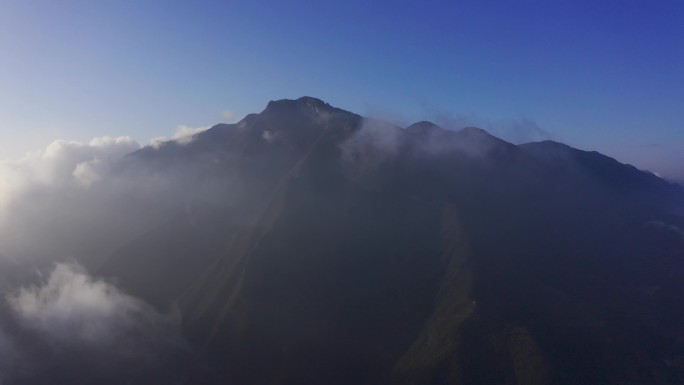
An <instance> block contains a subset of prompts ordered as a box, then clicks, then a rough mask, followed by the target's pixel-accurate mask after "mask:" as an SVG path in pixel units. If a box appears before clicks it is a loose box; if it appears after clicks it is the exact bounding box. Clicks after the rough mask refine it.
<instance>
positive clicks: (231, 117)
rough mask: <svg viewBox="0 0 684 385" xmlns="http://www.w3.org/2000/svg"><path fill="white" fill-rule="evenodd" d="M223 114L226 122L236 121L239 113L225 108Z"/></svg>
mask: <svg viewBox="0 0 684 385" xmlns="http://www.w3.org/2000/svg"><path fill="white" fill-rule="evenodd" d="M221 116H222V117H223V119H224V120H225V122H226V123H235V117H236V116H237V115H236V114H235V111H233V110H223V112H222V113H221Z"/></svg>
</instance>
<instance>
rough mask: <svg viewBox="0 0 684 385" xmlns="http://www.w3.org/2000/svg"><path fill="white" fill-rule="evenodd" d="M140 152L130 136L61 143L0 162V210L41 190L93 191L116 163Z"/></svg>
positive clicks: (57, 142) (56, 142)
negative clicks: (67, 187) (70, 188)
mask: <svg viewBox="0 0 684 385" xmlns="http://www.w3.org/2000/svg"><path fill="white" fill-rule="evenodd" d="M139 148H140V145H139V144H138V143H137V142H136V141H135V140H133V139H132V138H130V137H127V136H122V137H111V136H105V137H101V138H95V139H93V140H91V141H90V142H89V143H82V142H75V141H66V140H57V141H54V142H52V143H51V144H50V145H48V146H47V147H46V148H45V149H44V150H43V151H35V152H31V153H29V154H27V155H25V156H24V157H23V158H21V159H19V160H16V161H0V209H2V207H4V206H6V205H7V204H9V203H11V201H12V200H13V199H15V198H16V197H18V196H21V195H22V194H24V193H26V192H27V190H30V189H32V188H35V187H37V186H41V187H47V188H50V187H58V186H65V185H69V184H75V185H78V186H81V187H89V186H90V185H92V184H93V183H95V182H97V181H98V180H100V179H102V177H103V175H102V174H103V173H104V172H106V170H107V169H108V168H109V165H110V163H111V162H112V161H114V160H116V159H119V158H121V157H122V156H124V155H126V154H128V153H131V152H133V151H135V150H138V149H139Z"/></svg>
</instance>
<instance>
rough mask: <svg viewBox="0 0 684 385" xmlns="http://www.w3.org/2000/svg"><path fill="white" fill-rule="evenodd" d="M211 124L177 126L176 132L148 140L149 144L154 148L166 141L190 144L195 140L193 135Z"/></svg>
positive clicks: (206, 128)
mask: <svg viewBox="0 0 684 385" xmlns="http://www.w3.org/2000/svg"><path fill="white" fill-rule="evenodd" d="M209 128H211V126H201V127H188V126H178V129H177V130H176V132H175V133H174V134H173V135H171V137H169V138H167V137H164V136H162V137H158V138H154V139H152V140H151V141H150V145H151V146H152V147H154V148H156V149H159V148H160V147H161V146H163V145H164V143H166V142H170V141H171V142H176V143H178V144H180V145H185V144H190V143H192V142H193V141H194V140H195V135H197V134H199V133H200V132H203V131H206V130H208V129H209Z"/></svg>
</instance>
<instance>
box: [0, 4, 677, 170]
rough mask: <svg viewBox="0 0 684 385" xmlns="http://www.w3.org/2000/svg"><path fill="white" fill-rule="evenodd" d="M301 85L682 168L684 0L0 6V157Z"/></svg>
mask: <svg viewBox="0 0 684 385" xmlns="http://www.w3.org/2000/svg"><path fill="white" fill-rule="evenodd" d="M302 95H310V96H315V97H318V98H321V99H323V100H325V101H327V102H329V103H331V104H333V105H335V106H337V107H341V108H344V109H348V110H351V111H354V112H357V113H360V114H364V115H373V116H377V117H384V118H387V119H389V120H392V121H395V122H397V123H409V122H411V121H417V120H423V119H430V120H437V121H442V122H449V121H451V122H456V123H458V124H472V125H479V126H481V127H483V128H485V129H490V130H491V131H493V132H494V133H499V134H502V135H503V136H511V138H508V139H511V140H517V141H522V140H525V139H528V138H527V137H528V136H529V139H537V138H539V137H545V136H549V137H551V138H552V139H555V140H559V141H563V142H565V143H568V144H570V145H572V146H575V147H578V148H582V149H591V150H598V151H601V152H603V153H606V154H608V155H611V156H613V157H616V158H617V159H618V160H621V161H624V162H628V163H633V164H635V165H637V166H638V167H641V168H646V169H650V170H653V171H657V172H659V173H660V174H663V175H665V176H669V177H673V178H677V179H680V180H684V1H682V0H658V1H653V0H650V1H640V0H636V1H629V0H621V1H611V0H602V1H562V0H557V1H556V0H554V1H548V0H547V1H538V2H532V1H524V0H518V1H512V0H511V1H482V0H480V1H475V0H473V1H470V0H468V1H458V0H452V1H412V2H407V1H386V2H382V1H355V0H347V1H343V2H342V1H336V2H333V1H325V0H319V1H298V0H293V1H269V2H265V1H254V0H253V1H215V2H214V1H212V2H202V1H186V2H182V3H181V2H175V1H145V0H136V1H127V0H118V1H104V0H103V1H99V0H96V1H85V0H83V1H68V0H62V1H52V0H45V1H31V0H1V1H0V159H6V158H15V157H18V156H19V155H21V154H22V153H24V152H26V151H28V150H34V149H38V148H41V147H43V146H44V145H46V144H47V143H49V142H51V141H52V140H54V139H58V138H60V139H72V140H81V141H84V140H89V139H90V138H92V137H95V136H102V135H114V136H119V135H129V136H132V137H133V138H135V139H136V140H138V141H139V142H141V143H146V142H147V141H148V140H149V139H150V138H153V137H158V136H164V135H167V136H168V135H170V134H172V133H173V131H174V130H175V129H176V127H177V126H179V125H186V126H190V127H195V126H204V125H211V124H214V123H218V122H222V121H232V120H235V119H236V118H241V117H242V116H243V115H245V114H247V113H249V112H259V111H260V110H262V109H263V108H264V107H265V105H266V103H267V102H268V101H269V100H271V99H281V98H296V97H299V96H302ZM231 115H232V116H231ZM456 123H454V124H456ZM530 126H531V127H532V128H531V129H530ZM528 134H530V135H528ZM532 134H534V135H532Z"/></svg>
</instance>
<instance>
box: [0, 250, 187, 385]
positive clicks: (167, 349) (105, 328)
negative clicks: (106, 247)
mask: <svg viewBox="0 0 684 385" xmlns="http://www.w3.org/2000/svg"><path fill="white" fill-rule="evenodd" d="M4 299H5V301H6V302H5V303H6V304H7V305H8V306H7V307H8V310H9V317H10V318H11V319H12V320H13V326H12V329H13V330H14V331H15V333H14V334H15V337H13V338H10V337H8V333H6V332H5V331H4V330H1V329H0V359H2V363H1V364H0V380H3V379H4V380H5V381H9V383H13V382H20V383H23V382H27V383H31V382H33V381H38V382H40V381H44V380H46V379H50V380H51V381H56V382H55V383H59V382H60V381H62V382H67V380H66V378H72V377H73V376H78V375H79V373H81V374H83V375H84V378H88V377H89V378H91V379H97V380H98V381H111V382H112V383H115V382H116V381H120V380H124V379H125V380H126V381H131V380H132V378H128V376H130V375H131V374H132V373H145V372H146V371H149V370H150V368H153V367H155V366H157V365H164V364H165V360H167V359H168V358H169V357H171V356H174V355H176V356H177V355H179V354H185V352H186V350H187V347H186V344H185V342H184V341H183V338H182V337H181V327H180V313H179V312H177V311H176V312H172V313H169V314H162V313H160V312H158V311H156V310H155V309H154V308H152V307H151V306H150V305H148V304H147V303H145V302H144V301H142V300H140V299H138V298H135V297H133V296H131V295H128V294H126V293H124V292H122V291H121V290H119V289H118V288H117V287H115V286H114V285H112V284H111V283H109V282H106V281H104V280H101V279H96V278H93V277H91V276H89V275H88V274H87V273H86V271H85V270H84V269H83V268H82V267H81V266H79V265H78V264H76V263H58V264H56V265H55V267H54V269H53V270H52V271H51V272H50V273H49V275H48V277H47V279H46V280H45V281H43V282H40V283H38V284H33V285H27V286H24V287H21V288H19V289H17V290H15V291H12V292H10V293H9V294H6V296H5V298H4ZM5 317H7V315H5ZM0 325H2V324H0ZM5 326H7V325H6V323H5ZM55 363H59V364H58V365H55ZM119 375H121V378H119ZM57 379H61V380H57ZM134 382H135V381H134ZM108 383H109V382H108Z"/></svg>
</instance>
